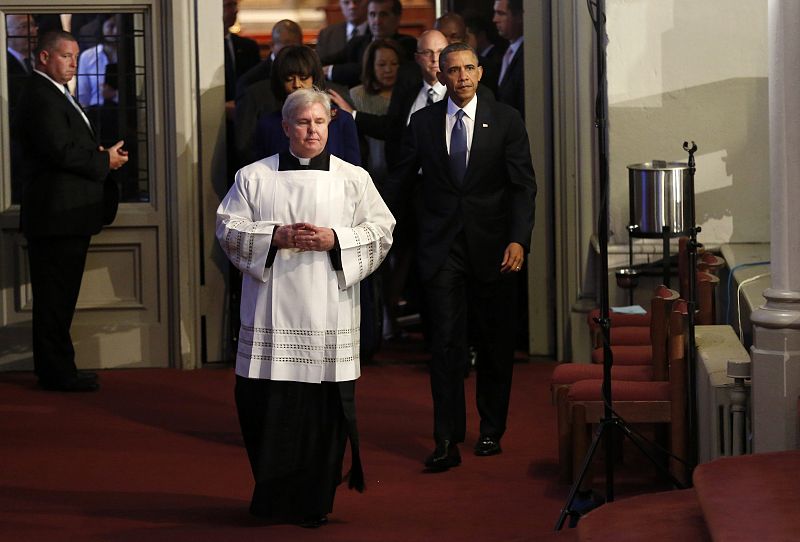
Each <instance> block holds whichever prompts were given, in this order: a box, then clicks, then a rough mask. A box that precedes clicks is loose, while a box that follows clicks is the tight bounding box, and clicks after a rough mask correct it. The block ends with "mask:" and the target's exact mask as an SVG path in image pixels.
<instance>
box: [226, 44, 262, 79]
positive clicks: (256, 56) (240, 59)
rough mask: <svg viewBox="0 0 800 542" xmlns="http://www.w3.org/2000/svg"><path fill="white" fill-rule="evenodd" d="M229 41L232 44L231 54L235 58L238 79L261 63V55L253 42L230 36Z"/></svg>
mask: <svg viewBox="0 0 800 542" xmlns="http://www.w3.org/2000/svg"><path fill="white" fill-rule="evenodd" d="M231 41H232V42H233V53H234V55H235V56H236V77H237V78H238V77H241V76H242V75H244V74H245V73H246V72H247V70H249V69H250V68H252V67H253V66H255V65H256V64H258V63H259V62H260V61H261V53H260V52H259V50H258V43H256V41H255V40H251V39H250V38H243V37H241V36H237V35H236V34H231Z"/></svg>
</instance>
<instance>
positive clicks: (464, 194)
mask: <svg viewBox="0 0 800 542" xmlns="http://www.w3.org/2000/svg"><path fill="white" fill-rule="evenodd" d="M446 115H447V100H442V101H440V102H438V103H436V104H434V105H432V106H430V107H426V108H424V109H421V110H419V111H417V112H416V113H414V114H413V115H412V116H411V124H409V126H408V130H407V131H406V135H405V137H404V139H403V159H402V161H401V163H400V164H399V165H398V167H397V168H395V169H394V170H393V171H392V172H391V173H390V178H389V181H388V183H387V188H386V191H385V195H386V200H387V202H388V203H389V205H390V207H391V208H392V209H393V210H394V209H395V208H397V207H398V206H401V202H402V200H403V198H404V196H405V194H408V193H410V192H411V187H410V186H408V185H409V184H410V183H413V182H414V180H415V178H416V175H415V173H416V172H417V171H418V169H419V168H422V176H421V186H420V189H421V191H422V194H423V196H422V198H420V199H419V200H418V206H417V210H416V217H417V221H418V228H419V242H418V244H417V251H418V263H419V266H420V272H421V278H422V279H423V280H428V279H430V278H432V277H433V276H434V275H435V274H436V272H437V271H438V270H439V268H440V267H441V266H442V264H443V263H444V261H445V259H446V258H447V255H448V253H449V250H450V247H451V246H452V243H453V241H454V240H455V238H456V236H457V235H458V234H459V232H461V231H463V232H464V234H465V239H466V242H467V246H468V252H469V265H470V266H471V268H472V270H473V272H474V273H475V276H476V277H477V278H478V279H480V280H484V281H491V280H495V279H497V278H499V277H500V262H501V261H502V259H503V251H504V250H505V248H506V247H507V246H508V244H509V243H510V242H512V241H515V242H517V243H520V244H521V245H522V246H523V248H524V249H525V250H526V252H527V251H528V250H529V247H530V239H531V231H532V230H533V222H534V203H535V199H536V180H535V177H534V172H533V164H532V163H531V156H530V150H529V146H528V135H527V133H526V131H525V126H524V124H523V123H522V119H521V118H520V116H519V114H518V113H517V112H516V111H514V110H513V109H511V108H510V107H508V106H507V105H505V104H501V103H498V102H495V101H493V100H492V99H490V98H488V97H486V96H479V97H478V107H477V110H476V113H475V116H476V118H475V129H474V132H473V139H472V145H471V148H470V156H469V163H468V164H467V171H466V174H465V177H464V179H463V181H462V182H461V183H459V182H458V181H456V180H455V179H454V178H453V175H452V173H451V170H450V162H449V156H448V154H447V143H446V140H445V126H446V123H445V119H446Z"/></svg>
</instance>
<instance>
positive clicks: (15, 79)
mask: <svg viewBox="0 0 800 542" xmlns="http://www.w3.org/2000/svg"><path fill="white" fill-rule="evenodd" d="M6 66H7V69H8V108H9V110H10V111H11V110H13V109H14V107H16V105H17V102H18V101H19V98H20V96H22V89H23V88H24V87H25V83H26V81H27V78H28V72H27V70H25V67H24V66H23V65H22V64H20V61H19V60H17V57H15V56H14V55H12V54H11V53H9V52H8V51H6Z"/></svg>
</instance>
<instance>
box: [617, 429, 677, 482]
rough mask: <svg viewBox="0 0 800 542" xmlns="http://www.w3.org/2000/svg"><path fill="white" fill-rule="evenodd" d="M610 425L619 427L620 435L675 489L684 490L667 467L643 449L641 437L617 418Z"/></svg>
mask: <svg viewBox="0 0 800 542" xmlns="http://www.w3.org/2000/svg"><path fill="white" fill-rule="evenodd" d="M612 423H613V424H614V425H616V426H617V427H619V429H620V430H621V431H622V433H623V434H624V435H625V436H627V437H628V438H629V439H630V441H631V442H632V443H633V444H634V446H636V447H637V448H638V449H639V451H640V452H642V453H643V454H644V456H645V457H646V458H647V459H649V460H650V462H651V463H652V464H653V465H655V467H656V468H657V469H658V471H659V472H661V473H663V474H664V475H666V476H667V478H669V480H670V481H671V482H672V484H673V485H674V486H675V487H676V488H678V489H686V486H685V485H684V484H683V483H682V482H681V481H679V480H678V479H677V478H675V476H673V475H672V472H670V470H669V469H668V468H667V467H665V466H664V464H663V463H662V462H661V461H659V459H658V458H657V457H656V456H654V455H653V454H652V452H651V451H650V450H648V449H647V448H645V447H644V444H643V442H642V440H643V439H642V437H641V436H639V435H637V434H635V433H634V432H633V431H631V430H630V428H629V427H628V426H627V425H626V424H625V422H624V421H623V420H621V419H619V418H613V419H612ZM645 442H646V441H645ZM648 444H649V445H650V446H653V444H652V443H649V442H648Z"/></svg>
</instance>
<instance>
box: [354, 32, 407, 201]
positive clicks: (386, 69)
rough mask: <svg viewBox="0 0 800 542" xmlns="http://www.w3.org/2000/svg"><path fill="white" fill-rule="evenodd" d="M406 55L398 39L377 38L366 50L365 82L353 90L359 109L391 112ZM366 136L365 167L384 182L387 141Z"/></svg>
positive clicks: (374, 176)
mask: <svg viewBox="0 0 800 542" xmlns="http://www.w3.org/2000/svg"><path fill="white" fill-rule="evenodd" d="M402 57H403V51H402V49H401V48H400V46H399V45H398V44H397V42H395V41H394V40H390V39H377V40H375V41H373V42H372V43H370V44H369V46H368V47H367V50H366V51H365V53H364V64H363V68H362V71H361V83H362V84H360V85H358V86H357V87H353V88H352V89H351V90H350V96H351V97H352V98H353V103H354V105H355V106H356V109H357V110H358V111H364V112H365V113H372V114H374V115H385V114H386V113H387V111H388V110H389V100H390V99H391V97H392V89H394V85H395V83H397V74H398V70H399V68H400V59H401V58H402ZM364 139H365V140H366V145H364V146H363V148H364V150H366V151H368V153H367V155H366V156H365V157H364V163H365V164H366V166H365V168H366V170H367V171H369V174H370V176H371V177H372V180H373V181H374V182H375V183H377V184H378V186H380V185H381V184H382V183H383V180H384V179H385V178H386V175H387V167H386V154H385V152H384V141H382V140H379V139H375V138H373V137H369V136H364Z"/></svg>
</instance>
